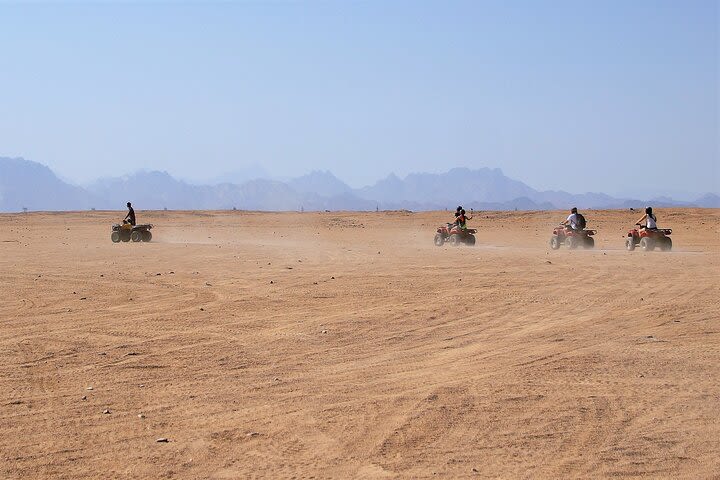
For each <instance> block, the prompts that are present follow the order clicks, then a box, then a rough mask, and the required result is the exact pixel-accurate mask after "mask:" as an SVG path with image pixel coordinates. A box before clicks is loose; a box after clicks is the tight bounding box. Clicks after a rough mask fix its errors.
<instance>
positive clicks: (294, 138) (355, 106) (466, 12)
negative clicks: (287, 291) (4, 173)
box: [0, 0, 720, 194]
mask: <svg viewBox="0 0 720 480" xmlns="http://www.w3.org/2000/svg"><path fill="white" fill-rule="evenodd" d="M719 23H720V11H719V8H718V2H717V1H692V0H691V1H680V0H674V1H647V0H634V1H627V0H618V1H575V0H572V1H545V2H542V1H526V2H520V1H509V2H508V1H482V0H476V1H467V2H463V1H440V0H438V1H434V2H420V1H363V2H346V1H334V2H333V1H325V2H319V1H313V2H238V3H222V4H209V5H208V4H204V3H203V4H195V5H188V4H184V5H182V4H173V3H154V4H148V5H143V4H50V5H31V6H27V5H19V4H18V5H12V4H0V156H23V157H25V158H28V159H31V160H35V161H39V162H41V163H45V164H47V165H49V166H50V167H51V168H53V169H55V170H56V171H57V172H58V173H59V174H61V175H63V176H65V177H67V178H69V179H72V180H75V181H88V180H91V179H93V178H96V177H98V176H105V175H116V174H121V173H127V172H131V171H134V170H136V169H140V168H147V169H161V170H167V171H169V172H170V173H171V174H174V175H177V176H180V177H184V178H195V179H203V178H210V177H214V176H217V175H218V174H221V173H223V172H228V171H233V170H238V169H242V168H245V167H247V166H250V165H253V164H256V165H261V166H263V167H264V168H265V169H266V170H268V171H269V172H271V173H272V174H273V175H276V176H282V177H287V176H293V175H300V174H303V173H306V172H307V171H309V170H312V169H330V170H332V171H333V172H334V173H335V174H336V175H337V176H338V177H339V178H341V179H342V180H345V181H346V182H348V183H350V184H351V185H353V186H361V185H364V184H368V183H372V182H374V181H375V180H377V179H379V178H381V177H384V176H386V175H387V174H388V173H390V172H395V173H397V174H399V175H405V174H407V173H410V172H417V171H444V170H447V169H449V168H450V167H454V166H467V167H482V166H489V167H499V168H502V169H503V171H504V172H505V173H506V174H507V175H509V176H511V177H514V178H517V179H519V180H522V181H524V182H526V183H528V184H529V185H531V186H533V187H535V188H540V189H565V190H568V191H571V192H585V191H605V192H607V193H611V194H629V193H630V192H633V191H635V190H636V189H637V191H638V192H640V193H643V194H646V193H647V194H659V193H663V192H669V193H677V192H706V191H715V192H717V191H720V167H719V166H718V164H719V163H720V133H719V124H718V111H719V110H720V95H719V94H718V89H719V87H718V81H719V74H718V68H719V64H720V58H719V50H720V48H719V46H718V42H719V39H718V24H719Z"/></svg>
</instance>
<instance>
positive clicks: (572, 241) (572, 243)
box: [565, 237, 578, 250]
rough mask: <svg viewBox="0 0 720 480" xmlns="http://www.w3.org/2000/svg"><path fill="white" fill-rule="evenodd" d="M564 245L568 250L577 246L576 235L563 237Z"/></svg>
mask: <svg viewBox="0 0 720 480" xmlns="http://www.w3.org/2000/svg"><path fill="white" fill-rule="evenodd" d="M565 246H566V247H567V248H569V249H570V250H574V249H576V248H577V247H578V239H577V237H567V238H566V239H565Z"/></svg>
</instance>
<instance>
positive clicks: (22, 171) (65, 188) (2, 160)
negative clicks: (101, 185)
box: [0, 157, 99, 212]
mask: <svg viewBox="0 0 720 480" xmlns="http://www.w3.org/2000/svg"><path fill="white" fill-rule="evenodd" d="M98 202H99V199H98V198H96V197H95V196H94V195H92V194H91V193H90V192H88V191H86V190H84V189H82V188H80V187H75V186H73V185H69V184H67V183H65V182H63V181H62V180H60V179H59V178H58V177H57V175H55V174H54V173H53V171H52V170H50V169H49V168H48V167H46V166H45V165H42V164H40V163H37V162H31V161H28V160H24V159H22V158H7V157H0V211H5V212H18V211H22V209H23V208H27V209H28V210H74V209H90V208H92V207H94V206H95V205H96V204H97V203H98Z"/></svg>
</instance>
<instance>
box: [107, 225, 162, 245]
mask: <svg viewBox="0 0 720 480" xmlns="http://www.w3.org/2000/svg"><path fill="white" fill-rule="evenodd" d="M151 228H153V226H152V225H151V224H149V223H148V224H145V225H131V224H130V223H129V222H128V221H127V220H123V223H122V224H120V223H115V224H113V226H112V233H111V234H110V240H112V241H113V243H118V242H129V241H130V240H132V241H133V242H149V241H150V240H152V233H150V229H151Z"/></svg>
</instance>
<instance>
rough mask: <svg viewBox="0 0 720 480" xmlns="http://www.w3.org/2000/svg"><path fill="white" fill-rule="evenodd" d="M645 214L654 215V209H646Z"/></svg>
mask: <svg viewBox="0 0 720 480" xmlns="http://www.w3.org/2000/svg"><path fill="white" fill-rule="evenodd" d="M645 213H647V214H648V215H652V207H645Z"/></svg>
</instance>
